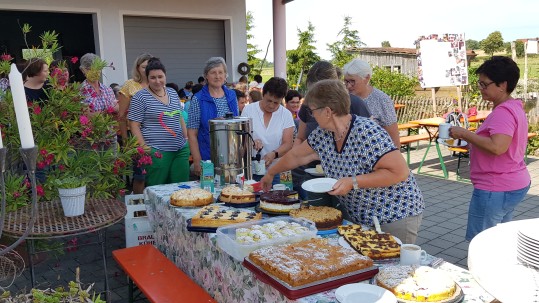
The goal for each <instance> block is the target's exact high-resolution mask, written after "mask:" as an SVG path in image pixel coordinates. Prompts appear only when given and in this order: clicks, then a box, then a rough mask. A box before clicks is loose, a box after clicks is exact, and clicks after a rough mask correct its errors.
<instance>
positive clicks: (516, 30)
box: [246, 0, 539, 62]
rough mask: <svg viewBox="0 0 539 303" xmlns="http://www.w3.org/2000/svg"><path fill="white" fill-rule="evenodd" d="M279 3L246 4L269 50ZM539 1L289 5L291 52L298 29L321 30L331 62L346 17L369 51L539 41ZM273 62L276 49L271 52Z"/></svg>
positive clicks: (320, 48)
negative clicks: (443, 41)
mask: <svg viewBox="0 0 539 303" xmlns="http://www.w3.org/2000/svg"><path fill="white" fill-rule="evenodd" d="M272 2H273V0H246V6H247V11H251V12H252V13H253V17H254V26H255V28H254V30H253V31H252V33H253V34H254V39H253V40H251V41H250V42H251V43H253V44H255V45H257V48H258V49H261V50H263V51H262V52H261V53H259V54H258V57H260V58H262V57H263V56H264V53H265V51H266V47H267V45H268V42H269V40H270V39H273V28H272V25H271V24H272ZM538 12H539V0H513V1H507V0H452V1H439V0H438V1H437V0H408V1H402V0H400V1H397V0H385V1H384V0H374V1H362V0H294V1H292V2H290V3H288V4H287V5H286V48H287V49H295V48H296V47H297V41H298V38H297V33H298V28H299V29H300V30H302V31H305V30H307V26H308V22H309V21H310V22H311V23H312V24H313V25H314V27H315V35H314V39H315V40H317V42H316V43H315V44H314V45H315V46H316V48H317V53H318V55H319V56H320V57H321V58H322V59H326V60H329V59H331V54H330V53H329V52H328V51H327V45H326V44H328V43H330V44H331V43H334V42H335V41H338V40H340V38H341V37H340V36H339V37H337V35H338V33H339V31H340V30H341V29H342V27H343V25H344V17H345V16H350V17H351V18H352V29H355V30H357V31H358V34H359V38H360V39H361V41H362V42H364V43H365V44H367V45H366V46H368V47H380V46H381V43H382V41H389V43H390V44H391V46H392V47H414V44H413V43H414V41H415V40H416V39H417V38H418V37H419V36H421V35H429V34H443V33H455V34H460V33H464V34H465V35H466V39H473V40H477V41H480V40H483V39H485V38H486V37H487V36H488V35H489V34H490V33H492V32H494V31H500V32H501V33H502V37H503V39H504V41H506V42H507V41H513V40H515V39H520V38H536V37H539V17H538V15H537V13H538ZM267 60H268V61H271V62H272V61H273V43H272V44H271V45H270V48H269V52H268V57H267Z"/></svg>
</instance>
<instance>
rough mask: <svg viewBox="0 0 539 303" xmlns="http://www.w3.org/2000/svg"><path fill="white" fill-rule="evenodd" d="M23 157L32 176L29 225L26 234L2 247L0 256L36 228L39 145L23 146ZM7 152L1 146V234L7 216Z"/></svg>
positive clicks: (28, 172) (0, 233)
mask: <svg viewBox="0 0 539 303" xmlns="http://www.w3.org/2000/svg"><path fill="white" fill-rule="evenodd" d="M19 150H20V152H21V156H22V159H23V161H24V164H25V165H26V168H27V174H28V177H29V178H30V184H31V185H32V212H31V214H30V219H29V222H28V225H27V226H28V227H27V229H26V231H25V232H24V234H23V235H22V236H21V237H20V238H19V239H17V241H15V243H13V244H11V245H10V246H8V247H6V248H4V249H2V250H1V251H0V256H1V255H4V254H6V253H8V252H10V251H12V250H13V249H14V248H15V247H17V246H18V245H19V244H20V243H21V242H22V241H24V240H25V239H26V237H28V234H30V232H31V231H32V230H33V229H34V223H35V222H36V215H37V184H36V161H37V154H38V149H37V146H34V147H31V148H21V149H19ZM6 154H7V148H0V172H1V174H0V187H1V190H2V206H1V215H0V236H2V232H3V230H4V220H5V218H6V184H5V180H4V172H5V170H6V169H5V164H6Z"/></svg>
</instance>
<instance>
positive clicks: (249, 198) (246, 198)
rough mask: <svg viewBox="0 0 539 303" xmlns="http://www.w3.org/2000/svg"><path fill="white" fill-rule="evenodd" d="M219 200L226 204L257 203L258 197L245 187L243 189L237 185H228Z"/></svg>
mask: <svg viewBox="0 0 539 303" xmlns="http://www.w3.org/2000/svg"><path fill="white" fill-rule="evenodd" d="M250 188H251V189H252V188H253V187H252V186H250ZM219 200H221V202H225V203H253V202H256V195H255V194H254V193H253V192H252V190H251V191H250V190H248V189H247V188H245V187H244V189H241V188H240V187H239V186H236V185H228V186H225V187H224V188H223V190H222V191H221V195H220V196H219Z"/></svg>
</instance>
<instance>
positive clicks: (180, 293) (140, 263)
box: [112, 244, 217, 303]
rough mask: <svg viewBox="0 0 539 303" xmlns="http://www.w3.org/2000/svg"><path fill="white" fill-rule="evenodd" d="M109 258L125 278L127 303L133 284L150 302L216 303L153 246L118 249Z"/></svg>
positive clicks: (132, 297) (132, 298) (131, 298)
mask: <svg viewBox="0 0 539 303" xmlns="http://www.w3.org/2000/svg"><path fill="white" fill-rule="evenodd" d="M112 256H113V257H114V260H116V262H117V263H118V264H119V265H120V267H121V268H122V269H123V270H124V272H125V273H126V275H127V276H128V278H129V302H130V303H131V302H133V301H134V296H133V288H134V287H133V282H134V283H135V284H136V286H137V287H138V289H139V290H140V291H141V292H142V293H143V294H144V296H146V298H147V299H148V300H149V301H150V302H155V303H168V302H170V303H173V302H185V303H213V302H217V301H215V300H214V299H213V298H212V297H210V295H209V294H208V293H207V292H206V291H205V290H204V289H202V288H201V287H200V286H198V284H196V283H195V282H194V281H193V280H191V279H190V278H189V276H187V275H186V274H185V273H184V272H182V271H181V270H180V269H179V268H178V267H176V265H175V264H174V263H172V262H171V261H170V260H169V259H167V257H165V255H163V254H162V253H161V252H160V251H159V250H157V248H155V247H154V246H153V245H149V244H147V245H140V246H134V247H130V248H123V249H118V250H115V251H113V252H112Z"/></svg>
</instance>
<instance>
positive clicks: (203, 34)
mask: <svg viewBox="0 0 539 303" xmlns="http://www.w3.org/2000/svg"><path fill="white" fill-rule="evenodd" d="M124 31H125V32H124V34H125V49H126V58H127V68H128V75H129V77H131V68H132V66H133V62H134V61H135V58H136V57H137V56H138V55H140V54H142V53H144V52H148V53H150V54H152V55H153V56H155V57H158V58H160V59H161V61H162V62H163V64H164V65H165V67H166V69H167V82H175V83H176V84H178V86H179V87H180V88H182V87H183V86H184V84H185V82H187V81H193V82H195V83H196V80H197V78H198V77H199V76H202V72H203V69H204V63H205V62H206V60H208V58H210V57H215V56H219V57H223V58H225V55H226V53H225V30H224V21H222V20H198V19H173V18H153V17H134V16H125V17H124Z"/></svg>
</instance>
